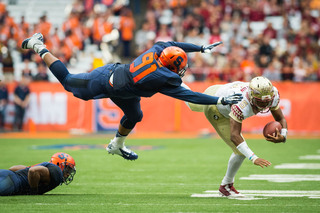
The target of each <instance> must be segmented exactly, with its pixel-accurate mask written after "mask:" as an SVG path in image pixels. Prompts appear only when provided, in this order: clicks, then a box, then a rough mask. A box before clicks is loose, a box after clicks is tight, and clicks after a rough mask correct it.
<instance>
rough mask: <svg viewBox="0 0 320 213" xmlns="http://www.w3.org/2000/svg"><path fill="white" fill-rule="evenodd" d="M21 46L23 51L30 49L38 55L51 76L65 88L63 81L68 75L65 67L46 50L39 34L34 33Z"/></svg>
mask: <svg viewBox="0 0 320 213" xmlns="http://www.w3.org/2000/svg"><path fill="white" fill-rule="evenodd" d="M21 46H22V48H23V49H32V50H34V51H35V52H36V53H38V54H39V55H40V57H41V58H42V59H43V61H44V62H45V63H46V64H47V66H48V67H49V69H50V71H51V72H52V74H53V75H54V76H55V77H56V78H57V79H58V80H59V81H60V83H61V84H62V85H63V86H65V79H66V77H67V76H68V75H69V74H70V73H69V71H68V69H67V68H66V66H65V65H64V64H63V63H62V62H61V61H60V60H59V59H58V58H56V57H55V56H54V55H52V54H51V53H50V52H49V50H47V48H46V45H45V44H44V43H43V36H42V34H41V33H35V34H34V35H33V36H31V37H30V38H27V39H25V40H24V41H23V42H22V45H21Z"/></svg>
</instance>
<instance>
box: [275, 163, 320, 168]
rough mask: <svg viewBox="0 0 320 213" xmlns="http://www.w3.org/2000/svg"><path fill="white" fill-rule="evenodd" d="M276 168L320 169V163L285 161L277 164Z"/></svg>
mask: <svg viewBox="0 0 320 213" xmlns="http://www.w3.org/2000/svg"><path fill="white" fill-rule="evenodd" d="M274 168H275V169H320V163H283V164H280V165H276V166H275V167H274Z"/></svg>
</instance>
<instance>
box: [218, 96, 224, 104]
mask: <svg viewBox="0 0 320 213" xmlns="http://www.w3.org/2000/svg"><path fill="white" fill-rule="evenodd" d="M222 98H223V97H220V98H219V99H218V101H217V105H218V104H222V103H221V101H222Z"/></svg>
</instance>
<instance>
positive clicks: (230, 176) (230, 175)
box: [221, 153, 246, 185]
mask: <svg viewBox="0 0 320 213" xmlns="http://www.w3.org/2000/svg"><path fill="white" fill-rule="evenodd" d="M245 158H246V157H245V156H243V155H236V154H234V153H232V154H231V156H230V158H229V162H228V168H227V172H226V175H225V176H224V178H223V180H222V183H221V185H226V184H229V183H233V182H234V177H235V176H236V174H237V172H238V170H239V168H240V166H241V164H242V162H243V160H244V159H245Z"/></svg>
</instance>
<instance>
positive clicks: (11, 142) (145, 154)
mask: <svg viewBox="0 0 320 213" xmlns="http://www.w3.org/2000/svg"><path fill="white" fill-rule="evenodd" d="M105 142H106V140H105V139H102V138H88V137H85V138H73V139H0V150H1V157H0V168H1V169H8V168H9V167H10V166H12V165H18V164H24V165H33V164H36V163H39V162H43V161H48V160H49V159H50V156H51V155H52V154H53V153H55V152H60V151H63V152H67V153H69V154H71V155H72V156H73V158H74V159H75V161H76V164H77V165H76V167H77V174H76V176H75V179H74V181H73V182H72V183H71V184H70V185H68V186H66V185H62V186H59V187H57V188H56V189H54V190H53V191H51V192H49V193H47V194H46V195H41V196H12V197H0V212H1V213H4V212H148V213H149V212H257V213H258V212H319V211H320V183H319V176H320V168H319V164H320V160H319V158H318V159H317V157H316V156H319V155H320V140H319V139H308V140H307V139H304V140H303V139H297V140H294V139H289V140H288V141H287V143H286V144H272V143H269V142H266V141H264V140H247V142H248V144H249V146H250V147H251V149H252V150H253V151H254V152H255V153H256V154H257V155H258V156H259V157H262V158H265V159H267V160H269V161H271V162H272V163H273V165H272V166H271V167H269V168H264V169H261V168H259V167H257V166H254V165H253V164H252V163H251V162H250V161H249V160H245V162H244V163H243V165H242V167H241V169H240V171H239V172H238V175H237V177H236V181H235V186H236V188H237V189H238V190H239V191H240V192H244V191H245V192H247V193H248V194H250V193H249V192H257V193H258V194H256V195H254V196H253V195H248V196H247V198H248V199H240V200H237V199H227V198H221V197H217V196H216V195H217V190H218V187H219V185H220V182H221V180H222V178H223V176H224V173H225V170H226V165H227V161H228V159H229V156H230V154H231V149H230V148H228V147H227V146H226V145H225V144H224V143H223V142H222V141H221V140H220V139H214V138H205V139H203V138H199V139H128V140H127V144H128V145H131V146H134V147H132V148H133V149H134V150H135V151H136V152H137V153H138V154H139V159H138V160H137V161H132V162H131V161H126V160H124V159H122V158H121V157H119V156H112V155H108V154H107V153H106V151H105V150H104V149H103V148H102V145H103V143H105ZM59 144H60V145H61V144H78V145H79V144H80V145H98V146H93V147H91V148H94V149H81V148H83V147H84V146H82V147H81V146H76V147H74V149H70V147H69V149H67V150H66V149H65V150H62V149H61V148H59V149H57V148H55V149H52V148H54V147H48V146H49V145H59ZM150 146H154V147H153V148H154V149H151V150H150ZM49 148H50V149H49ZM307 155H308V156H314V157H309V158H310V159H308V157H302V159H301V157H300V156H307ZM303 158H305V159H303ZM293 163H296V164H298V163H305V164H310V163H312V164H313V165H312V166H313V167H314V168H313V169H312V168H310V169H306V168H303V169H286V168H282V169H276V168H275V167H276V166H277V165H283V164H293ZM272 174H281V175H285V174H290V175H292V176H295V177H296V175H298V174H300V175H311V176H312V177H313V178H316V177H318V179H315V180H314V181H293V182H288V181H284V182H269V181H267V180H247V179H245V178H246V177H249V176H250V175H260V177H264V176H267V175H272ZM311 176H308V177H311ZM240 178H244V179H240ZM208 190H211V191H213V192H205V191H208ZM262 190H263V191H262ZM265 190H268V191H265ZM269 190H270V191H269ZM288 190H291V191H290V192H288ZM272 191H276V192H272ZM310 191H311V192H310ZM260 192H261V193H262V194H261V193H260ZM259 193H260V194H259ZM195 194H198V196H199V195H200V196H201V195H203V196H207V195H210V194H211V195H212V196H213V197H192V195H193V196H197V195H195ZM244 194H246V193H244ZM298 196H300V197H298ZM310 197H311V198H310ZM249 198H250V199H249ZM251 199H253V200H251Z"/></svg>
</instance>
